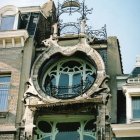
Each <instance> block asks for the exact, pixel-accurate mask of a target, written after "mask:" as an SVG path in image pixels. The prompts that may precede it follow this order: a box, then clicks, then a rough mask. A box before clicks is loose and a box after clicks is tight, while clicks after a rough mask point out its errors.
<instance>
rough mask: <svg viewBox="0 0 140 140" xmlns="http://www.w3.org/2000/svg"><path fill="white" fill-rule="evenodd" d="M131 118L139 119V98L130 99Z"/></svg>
mask: <svg viewBox="0 0 140 140" xmlns="http://www.w3.org/2000/svg"><path fill="white" fill-rule="evenodd" d="M132 109H133V118H135V119H136V118H140V97H132Z"/></svg>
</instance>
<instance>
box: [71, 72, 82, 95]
mask: <svg viewBox="0 0 140 140" xmlns="http://www.w3.org/2000/svg"><path fill="white" fill-rule="evenodd" d="M81 80H82V78H81V73H77V74H74V75H73V83H72V92H73V93H75V94H80V93H82V89H83V85H82V81H81Z"/></svg>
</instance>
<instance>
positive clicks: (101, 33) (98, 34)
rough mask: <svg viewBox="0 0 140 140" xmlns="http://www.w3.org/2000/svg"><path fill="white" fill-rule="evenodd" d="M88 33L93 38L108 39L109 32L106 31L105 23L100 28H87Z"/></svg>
mask: <svg viewBox="0 0 140 140" xmlns="http://www.w3.org/2000/svg"><path fill="white" fill-rule="evenodd" d="M86 34H87V35H88V36H89V37H91V38H92V39H97V40H107V32H106V25H104V26H103V27H102V28H101V29H99V30H92V29H90V28H88V29H87V31H86Z"/></svg>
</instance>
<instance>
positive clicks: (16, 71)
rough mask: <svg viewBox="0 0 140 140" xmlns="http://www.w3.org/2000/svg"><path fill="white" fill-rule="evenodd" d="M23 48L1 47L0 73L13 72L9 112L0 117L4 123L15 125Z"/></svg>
mask: <svg viewBox="0 0 140 140" xmlns="http://www.w3.org/2000/svg"><path fill="white" fill-rule="evenodd" d="M21 51H22V48H20V47H19V48H17V47H16V48H0V74H3V73H7V74H10V73H11V83H10V94H9V98H8V113H7V115H6V117H5V118H2V117H0V128H1V127H2V125H4V126H8V125H15V117H16V108H17V99H18V92H19V83H20V70H21V62H22V61H21V60H22V53H21Z"/></svg>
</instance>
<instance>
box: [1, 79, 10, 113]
mask: <svg viewBox="0 0 140 140" xmlns="http://www.w3.org/2000/svg"><path fill="white" fill-rule="evenodd" d="M9 82H10V76H1V77H0V111H1V112H5V111H7V109H8V95H9V88H10V83H9Z"/></svg>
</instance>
